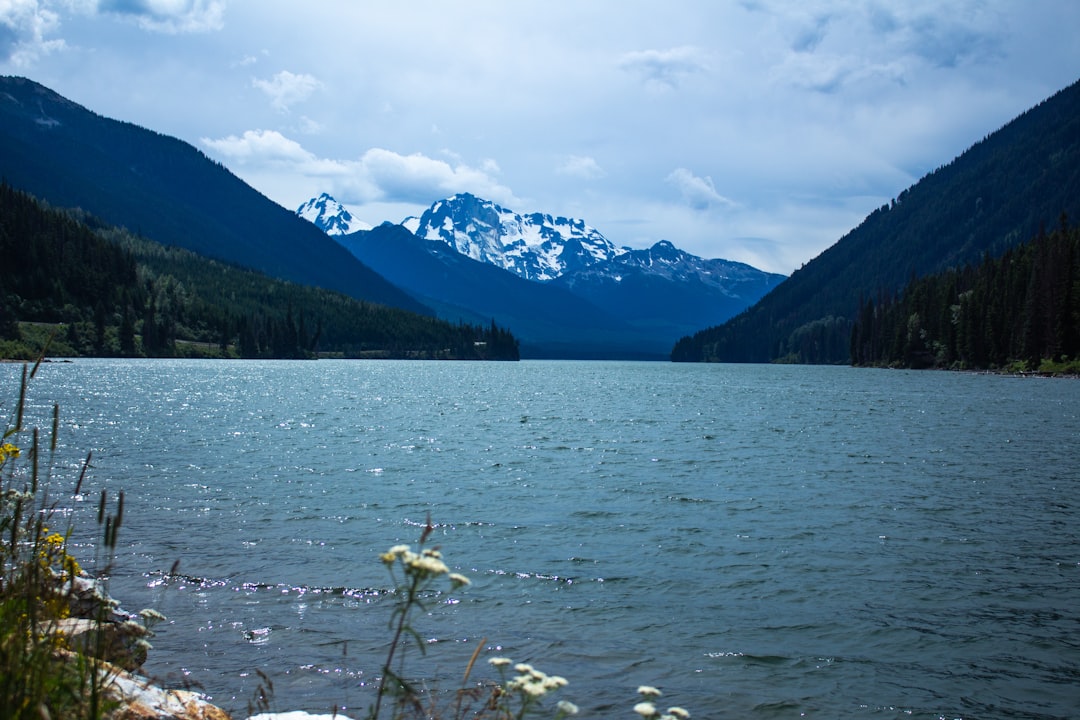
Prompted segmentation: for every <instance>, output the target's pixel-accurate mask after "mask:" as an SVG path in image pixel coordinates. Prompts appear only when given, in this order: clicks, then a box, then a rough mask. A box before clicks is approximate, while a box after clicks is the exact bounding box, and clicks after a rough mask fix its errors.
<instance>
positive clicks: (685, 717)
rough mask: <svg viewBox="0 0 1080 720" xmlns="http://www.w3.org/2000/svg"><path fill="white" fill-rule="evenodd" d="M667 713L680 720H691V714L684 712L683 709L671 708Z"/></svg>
mask: <svg viewBox="0 0 1080 720" xmlns="http://www.w3.org/2000/svg"><path fill="white" fill-rule="evenodd" d="M667 712H668V715H673V716H675V717H677V718H679V719H680V720H689V718H690V713H688V712H687V711H686V710H684V709H683V708H681V707H669V708H668V709H667Z"/></svg>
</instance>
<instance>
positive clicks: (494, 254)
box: [401, 193, 628, 281]
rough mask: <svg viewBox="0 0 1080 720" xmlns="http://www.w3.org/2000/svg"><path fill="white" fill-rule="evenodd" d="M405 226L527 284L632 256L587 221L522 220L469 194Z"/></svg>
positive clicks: (548, 217) (529, 217) (537, 215)
mask: <svg viewBox="0 0 1080 720" xmlns="http://www.w3.org/2000/svg"><path fill="white" fill-rule="evenodd" d="M401 224H402V225H403V226H404V227H405V228H407V229H408V230H410V231H411V232H412V233H413V234H414V235H416V236H417V237H420V238H423V239H425V240H436V241H442V242H445V243H447V244H448V245H450V247H452V248H454V249H455V250H457V251H458V252H459V253H461V254H462V255H466V256H468V257H470V258H472V259H474V260H479V261H481V262H486V263H489V264H491V265H495V266H496V267H501V268H503V269H504V270H509V271H510V272H512V273H514V274H516V275H519V276H521V277H523V278H525V279H526V280H540V281H545V280H553V279H555V278H557V277H560V276H562V275H565V274H567V273H570V272H574V271H575V270H579V269H581V268H584V267H588V266H591V265H593V264H595V263H598V262H603V261H606V260H611V259H613V258H616V257H618V256H619V255H622V254H623V253H626V252H628V249H627V248H620V247H615V245H613V244H612V243H611V242H610V241H609V240H608V239H607V238H605V237H604V236H603V235H601V234H600V232H599V231H598V230H596V229H595V228H593V227H590V226H589V225H586V224H585V223H584V222H583V221H581V220H575V219H572V218H564V217H552V216H551V215H546V214H542V213H532V214H530V215H519V214H518V213H516V212H511V211H510V210H506V209H504V208H502V207H500V206H498V205H496V204H495V203H493V202H491V201H489V200H483V199H481V198H478V197H476V196H475V195H470V194H469V193H462V194H460V195H454V196H453V197H449V198H447V199H446V200H440V201H438V202H436V203H435V204H434V205H432V206H431V207H430V208H428V209H427V210H425V211H424V214H423V215H421V216H420V217H409V218H406V219H405V220H404V221H403V222H402V223H401Z"/></svg>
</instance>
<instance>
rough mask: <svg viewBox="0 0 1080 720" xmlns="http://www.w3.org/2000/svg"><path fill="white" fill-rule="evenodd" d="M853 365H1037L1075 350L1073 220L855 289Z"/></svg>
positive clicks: (1076, 237) (1079, 281) (1078, 354)
mask: <svg viewBox="0 0 1080 720" xmlns="http://www.w3.org/2000/svg"><path fill="white" fill-rule="evenodd" d="M850 353H851V362H852V364H854V365H888V366H900V367H912V368H926V367H938V368H972V369H982V368H1006V367H1010V366H1011V367H1014V368H1020V369H1028V370H1036V369H1038V368H1040V366H1042V367H1046V366H1050V367H1055V366H1056V367H1061V366H1068V364H1069V363H1070V362H1072V363H1073V364H1076V361H1077V360H1078V359H1080V228H1076V227H1069V225H1068V220H1067V218H1066V216H1065V215H1062V216H1061V219H1060V221H1059V224H1058V227H1056V228H1055V229H1054V230H1053V231H1052V232H1049V233H1047V232H1046V231H1045V230H1041V231H1040V232H1039V233H1038V234H1037V235H1036V236H1035V237H1034V238H1032V239H1031V240H1030V241H1029V242H1027V243H1025V244H1023V245H1019V246H1015V247H1012V248H1010V249H1008V250H1006V251H1005V252H1004V253H1003V254H1002V255H1000V256H999V257H990V256H989V255H987V256H986V257H984V259H983V260H982V262H981V263H978V264H969V265H966V266H964V267H962V268H959V269H955V270H948V271H945V272H942V273H938V274H935V275H930V276H927V277H924V278H920V279H913V280H912V281H911V282H910V283H909V284H908V285H907V287H906V288H905V289H904V290H903V292H901V293H898V294H892V295H889V294H884V293H882V294H880V295H879V296H878V297H877V298H863V299H862V300H861V301H860V303H859V309H858V313H857V315H856V320H855V323H854V327H853V328H852V332H851V345H850Z"/></svg>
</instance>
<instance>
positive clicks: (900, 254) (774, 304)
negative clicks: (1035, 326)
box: [671, 83, 1080, 364]
mask: <svg viewBox="0 0 1080 720" xmlns="http://www.w3.org/2000/svg"><path fill="white" fill-rule="evenodd" d="M1078 137H1080V83H1076V84H1073V85H1071V86H1070V87H1068V88H1066V89H1064V90H1062V91H1061V92H1059V93H1057V94H1056V95H1055V96H1053V97H1052V98H1050V99H1048V100H1046V101H1044V102H1042V103H1040V104H1039V105H1038V106H1036V107H1034V108H1032V109H1031V110H1028V111H1027V112H1025V113H1024V114H1023V115H1021V116H1020V117H1018V118H1016V119H1015V120H1013V121H1012V122H1010V123H1008V124H1007V125H1005V127H1003V128H1001V129H1000V130H998V131H997V132H995V133H993V134H992V135H990V136H988V137H986V138H985V139H984V140H982V141H981V142H978V143H976V144H975V145H974V146H972V147H971V148H970V149H968V150H967V151H966V152H964V153H963V154H962V155H960V156H959V157H958V158H956V159H955V160H954V161H952V162H950V163H948V164H947V165H944V166H943V167H940V168H938V169H937V170H935V171H933V172H931V173H930V174H928V175H926V176H925V177H923V178H922V179H921V180H920V181H919V182H918V183H916V184H915V185H913V186H912V187H911V188H909V189H907V190H905V191H903V192H902V193H900V195H899V196H898V197H897V198H896V199H895V200H893V201H892V202H891V203H890V204H888V205H883V206H882V207H880V208H878V209H877V210H875V211H874V212H872V213H870V215H869V216H868V217H867V218H866V219H865V220H864V221H863V222H862V223H861V224H860V225H859V226H858V227H856V228H855V229H854V230H852V231H851V232H849V233H848V234H846V235H845V236H844V237H842V238H841V239H840V240H839V241H837V243H836V244H835V245H833V246H832V247H830V248H828V249H827V250H825V251H824V252H823V253H821V255H819V256H818V257H816V258H814V259H813V260H812V261H811V262H809V263H807V264H806V265H805V266H803V267H802V268H800V269H799V270H797V271H795V272H794V273H793V274H792V275H791V277H789V278H788V279H787V280H785V281H784V282H782V283H780V284H779V285H778V286H777V287H776V288H775V289H773V291H772V292H770V293H769V294H768V295H766V296H765V297H764V298H762V299H761V300H760V301H759V302H758V303H757V304H756V305H754V306H753V307H751V308H749V309H748V310H746V311H745V312H743V313H741V314H740V315H738V316H736V317H734V318H732V319H731V320H729V321H728V322H727V323H725V324H723V325H720V326H717V327H713V328H708V329H705V330H701V331H700V332H698V333H695V334H694V335H693V336H690V337H686V338H683V339H682V340H680V341H679V342H678V343H677V344H676V345H675V347H674V348H673V350H672V355H671V357H672V359H673V360H675V361H681V362H775V361H778V360H783V361H786V362H800V363H822V364H825V363H847V362H849V361H850V357H849V349H850V348H849V343H848V339H849V336H850V331H851V324H852V323H853V322H854V320H855V318H856V314H857V312H858V309H859V302H860V299H865V298H876V297H878V296H879V293H883V294H884V295H886V296H889V295H892V294H893V293H896V292H899V291H900V290H901V289H902V288H903V287H904V286H906V285H907V284H908V283H909V282H911V281H912V280H913V279H915V278H920V277H924V276H926V275H930V274H934V273H940V272H945V271H946V270H948V269H949V268H955V267H960V266H962V265H964V264H966V263H977V262H979V261H980V260H981V259H982V258H983V257H984V256H987V255H989V256H991V257H998V256H1000V255H1001V254H1002V253H1004V252H1005V251H1006V250H1007V249H1008V248H1010V247H1014V246H1016V245H1017V244H1019V243H1021V242H1023V241H1024V240H1025V239H1026V238H1030V237H1032V236H1033V235H1035V234H1036V233H1037V232H1038V230H1039V227H1040V226H1042V225H1048V224H1053V223H1054V221H1055V220H1056V218H1057V217H1058V216H1059V215H1060V214H1061V213H1062V212H1065V213H1067V214H1068V215H1069V216H1070V217H1080V143H1078V142H1077V140H1076V139H1077V138H1078Z"/></svg>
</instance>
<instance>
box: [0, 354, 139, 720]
mask: <svg viewBox="0 0 1080 720" xmlns="http://www.w3.org/2000/svg"><path fill="white" fill-rule="evenodd" d="M40 362H41V361H40V359H39V360H38V362H37V363H35V364H34V365H33V367H32V368H31V367H29V366H28V365H24V366H23V371H22V377H21V380H20V383H19V394H18V400H17V401H16V403H15V405H14V407H12V408H11V410H10V413H9V415H8V417H7V418H6V421H5V424H4V432H3V438H2V441H0V720H9V719H10V720H24V719H26V720H30V719H33V720H43V719H48V718H65V719H66V718H71V719H73V720H98V719H99V718H102V717H103V716H104V715H105V713H106V712H107V711H108V710H110V709H111V708H110V707H109V703H108V702H107V701H106V700H105V697H104V694H103V689H104V687H105V685H106V683H107V682H108V672H107V671H104V672H103V670H102V668H103V666H102V664H100V663H98V662H97V661H95V660H94V659H93V658H94V657H96V656H100V655H101V654H102V647H100V644H101V643H103V642H104V636H103V634H102V633H101V632H97V633H88V634H86V636H85V639H84V640H83V641H82V643H81V647H72V645H73V644H75V643H73V642H71V641H70V639H69V638H67V637H65V633H64V630H63V628H64V627H66V626H65V625H64V623H63V621H64V620H66V619H67V618H69V617H71V616H72V613H73V607H75V606H76V605H77V603H78V600H79V596H77V594H76V584H77V582H79V581H80V580H82V579H83V578H82V569H81V568H80V566H79V563H78V562H77V561H76V560H75V558H74V557H73V556H72V555H71V554H70V553H69V552H68V548H69V542H70V537H71V527H70V525H69V526H68V527H66V528H64V529H63V530H62V531H61V530H57V529H54V527H53V520H54V519H55V518H56V517H57V513H56V505H55V502H54V500H53V498H52V497H51V495H50V491H51V490H52V485H53V484H54V482H53V480H52V478H51V472H50V470H51V467H52V460H53V456H54V454H55V452H56V448H57V438H58V432H59V427H60V420H59V417H60V414H59V408H58V407H56V406H54V407H53V413H52V423H51V428H50V429H49V431H48V432H47V433H45V434H44V437H43V433H42V432H41V431H40V429H39V428H37V427H33V428H29V427H27V426H26V425H25V423H24V418H25V411H26V407H27V393H28V391H29V386H30V381H31V380H32V379H33V377H34V375H35V374H36V373H37V370H38V368H39V367H40ZM88 464H89V457H87V462H86V463H85V464H84V465H83V469H82V471H81V472H80V473H79V476H78V478H77V479H75V480H74V494H78V493H79V490H80V488H79V486H80V485H81V483H82V481H83V479H84V477H85V473H86V469H87V467H88ZM98 516H99V522H100V523H101V525H102V527H103V528H104V529H105V533H104V542H103V543H102V544H101V546H100V547H101V548H102V550H103V552H105V553H106V554H107V555H108V557H109V558H111V555H112V552H113V550H114V548H115V546H116V532H117V529H118V528H119V526H120V523H121V518H122V498H121V501H120V504H119V505H118V506H117V510H116V512H115V513H108V512H106V497H105V495H104V494H103V495H102V498H101V503H100V505H99V513H98ZM107 566H108V558H107V559H106V562H105V563H103V564H102V567H103V568H107ZM110 609H111V608H110V606H109V605H108V603H107V602H105V601H104V597H103V598H102V602H100V603H98V604H97V605H96V607H95V608H94V609H93V610H92V612H93V613H96V614H97V615H99V617H98V618H97V620H98V621H99V622H103V621H104V619H105V618H104V614H105V613H107V612H109V610H110ZM91 645H95V646H96V647H92V646H91Z"/></svg>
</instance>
